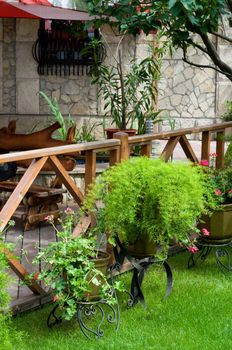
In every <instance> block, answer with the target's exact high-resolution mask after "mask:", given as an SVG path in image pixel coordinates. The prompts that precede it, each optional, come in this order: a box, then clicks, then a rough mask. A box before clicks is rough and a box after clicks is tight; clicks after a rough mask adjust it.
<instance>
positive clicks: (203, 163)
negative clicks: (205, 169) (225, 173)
mask: <svg viewBox="0 0 232 350" xmlns="http://www.w3.org/2000/svg"><path fill="white" fill-rule="evenodd" d="M199 165H201V166H209V162H208V160H206V159H202V160H201V161H200V162H199Z"/></svg>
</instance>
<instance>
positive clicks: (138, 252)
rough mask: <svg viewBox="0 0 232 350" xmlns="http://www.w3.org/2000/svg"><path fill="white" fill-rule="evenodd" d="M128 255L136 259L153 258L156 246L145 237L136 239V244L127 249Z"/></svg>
mask: <svg viewBox="0 0 232 350" xmlns="http://www.w3.org/2000/svg"><path fill="white" fill-rule="evenodd" d="M127 251H128V253H129V255H131V256H133V257H134V258H136V259H142V258H144V257H148V256H154V255H155V253H156V252H157V244H156V243H154V242H153V241H151V240H149V239H148V238H146V237H143V238H140V239H137V240H136V242H134V243H133V244H131V245H129V246H128V247H127Z"/></svg>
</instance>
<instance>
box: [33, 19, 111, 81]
mask: <svg viewBox="0 0 232 350" xmlns="http://www.w3.org/2000/svg"><path fill="white" fill-rule="evenodd" d="M94 38H95V39H100V35H99V31H98V30H97V29H93V28H90V29H88V30H85V29H84V23H82V22H80V21H62V20H41V21H40V28H39V31H38V39H37V41H36V42H35V43H34V45H33V49H32V52H33V57H34V59H35V60H36V61H37V63H38V74H40V75H70V74H73V75H88V74H89V73H90V71H91V67H92V66H93V64H94V55H95V57H97V61H98V63H101V62H102V60H103V58H104V56H105V49H104V46H103V45H100V46H98V47H97V49H95V50H94V49H93V48H90V45H89V44H90V43H91V41H92V40H93V39H94Z"/></svg>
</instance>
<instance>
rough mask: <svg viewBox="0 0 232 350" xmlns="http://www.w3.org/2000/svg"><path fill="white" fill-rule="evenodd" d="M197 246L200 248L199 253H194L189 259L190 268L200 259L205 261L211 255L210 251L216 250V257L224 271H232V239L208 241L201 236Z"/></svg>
mask: <svg viewBox="0 0 232 350" xmlns="http://www.w3.org/2000/svg"><path fill="white" fill-rule="evenodd" d="M196 246H197V247H198V249H199V252H198V253H194V254H193V253H192V254H191V255H190V257H189V260H188V268H191V267H193V266H195V265H196V264H197V262H198V261H201V262H204V261H205V260H206V259H207V257H208V256H209V254H210V252H211V251H212V250H214V252H215V259H216V263H217V265H218V267H219V269H220V270H221V271H222V272H223V273H228V272H231V264H230V253H229V250H230V249H232V240H230V241H229V242H221V243H220V241H217V242H215V243H214V242H212V241H211V242H207V240H204V239H202V238H199V239H198V240H197V242H196Z"/></svg>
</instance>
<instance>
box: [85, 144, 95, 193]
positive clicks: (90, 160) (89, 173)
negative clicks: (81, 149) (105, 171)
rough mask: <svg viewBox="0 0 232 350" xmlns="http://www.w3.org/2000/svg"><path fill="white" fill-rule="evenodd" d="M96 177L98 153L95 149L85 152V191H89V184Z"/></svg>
mask: <svg viewBox="0 0 232 350" xmlns="http://www.w3.org/2000/svg"><path fill="white" fill-rule="evenodd" d="M95 177H96V153H95V152H94V151H93V150H90V151H86V152H85V193H87V191H88V186H89V185H90V184H91V183H92V182H93V179H94V178H95Z"/></svg>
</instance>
